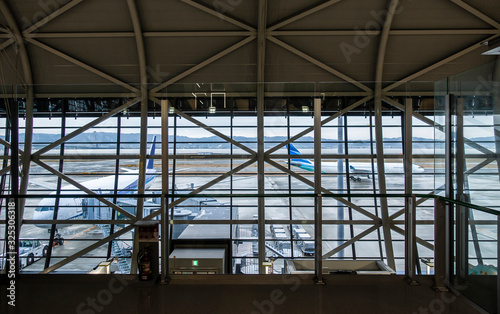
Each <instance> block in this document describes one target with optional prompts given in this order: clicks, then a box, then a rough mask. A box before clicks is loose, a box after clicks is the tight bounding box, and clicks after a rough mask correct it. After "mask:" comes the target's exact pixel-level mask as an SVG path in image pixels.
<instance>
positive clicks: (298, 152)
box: [286, 143, 313, 165]
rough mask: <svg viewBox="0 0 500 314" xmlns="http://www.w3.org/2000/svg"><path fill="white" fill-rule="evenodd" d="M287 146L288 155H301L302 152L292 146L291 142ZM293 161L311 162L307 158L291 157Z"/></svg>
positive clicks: (310, 163) (309, 163)
mask: <svg viewBox="0 0 500 314" xmlns="http://www.w3.org/2000/svg"><path fill="white" fill-rule="evenodd" d="M286 147H287V148H290V155H297V156H301V155H302V153H301V152H300V151H299V150H298V149H297V148H296V147H295V146H293V144H292V143H290V144H287V145H286ZM292 161H293V162H300V163H301V164H307V165H312V164H313V163H312V162H311V161H310V160H309V159H292Z"/></svg>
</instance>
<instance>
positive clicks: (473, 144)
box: [382, 96, 496, 156]
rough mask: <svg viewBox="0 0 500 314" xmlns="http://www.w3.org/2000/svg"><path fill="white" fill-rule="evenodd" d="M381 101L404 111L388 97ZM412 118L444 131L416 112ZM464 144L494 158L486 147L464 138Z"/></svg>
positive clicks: (401, 106) (443, 130)
mask: <svg viewBox="0 0 500 314" xmlns="http://www.w3.org/2000/svg"><path fill="white" fill-rule="evenodd" d="M382 100H383V101H384V102H386V103H387V104H389V105H392V106H394V107H395V108H397V109H399V110H401V111H404V106H403V105H402V104H400V103H398V102H397V101H395V100H393V99H391V98H389V97H386V96H384V97H382ZM413 116H414V117H415V118H417V119H419V120H420V121H422V122H424V123H427V124H428V125H430V126H433V127H434V128H435V129H436V130H439V131H441V132H443V133H444V132H445V129H444V126H442V125H440V124H439V123H436V122H434V121H432V120H431V119H429V118H427V117H425V116H424V115H422V114H420V113H418V112H413ZM464 142H465V144H467V145H469V146H470V147H472V148H474V149H476V150H478V151H480V152H482V153H483V154H486V155H493V156H495V155H496V154H495V153H494V152H492V151H491V150H489V149H487V148H486V147H483V146H481V145H479V144H477V143H476V142H474V141H472V140H470V139H468V138H465V137H464Z"/></svg>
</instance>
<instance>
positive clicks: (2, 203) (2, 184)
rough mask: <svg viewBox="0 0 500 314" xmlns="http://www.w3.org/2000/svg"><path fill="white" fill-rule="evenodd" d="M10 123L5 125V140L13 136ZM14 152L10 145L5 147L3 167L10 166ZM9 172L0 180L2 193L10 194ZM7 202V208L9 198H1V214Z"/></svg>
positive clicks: (7, 118)
mask: <svg viewBox="0 0 500 314" xmlns="http://www.w3.org/2000/svg"><path fill="white" fill-rule="evenodd" d="M9 119H10V117H8V116H6V120H7V121H9ZM9 124H10V122H7V125H6V127H5V137H4V138H5V141H6V142H10V140H11V138H10V127H9ZM11 152H12V150H11V149H10V148H9V147H8V146H4V147H3V156H4V157H5V159H4V160H3V162H2V169H5V168H7V167H8V166H9V158H8V156H9V154H10V153H11ZM8 176H9V175H8V173H5V174H3V175H2V179H1V181H0V189H1V190H0V193H1V195H2V196H3V195H5V194H8V192H7V191H6V189H5V184H6V183H7V178H8ZM4 203H5V208H7V200H5V202H4V198H1V199H0V214H1V213H2V206H3V205H4Z"/></svg>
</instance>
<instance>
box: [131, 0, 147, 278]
mask: <svg viewBox="0 0 500 314" xmlns="http://www.w3.org/2000/svg"><path fill="white" fill-rule="evenodd" d="M127 6H128V8H129V12H130V18H131V20H132V25H133V27H134V34H135V42H136V46H137V56H138V61H139V71H140V77H141V134H140V143H139V147H140V148H139V182H138V184H137V193H138V194H144V192H145V189H146V188H145V187H146V161H147V158H146V154H147V146H148V102H149V92H148V75H147V69H146V52H145V48H144V39H143V36H142V28H141V23H140V18H139V12H138V11H137V7H136V3H135V0H127ZM136 208H137V212H136V217H137V218H138V219H141V218H142V217H143V210H144V198H137V207H136ZM138 239H139V238H138V234H135V237H134V249H133V254H132V256H137V254H138V249H139V240H138ZM131 264H132V265H131V271H130V272H131V273H132V274H135V273H136V272H137V261H136V259H135V258H133V259H132V263H131Z"/></svg>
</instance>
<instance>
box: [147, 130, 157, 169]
mask: <svg viewBox="0 0 500 314" xmlns="http://www.w3.org/2000/svg"><path fill="white" fill-rule="evenodd" d="M155 147H156V135H155V136H153V144H152V145H151V148H150V150H149V154H148V155H149V156H153V155H154V154H155ZM154 162H155V160H154V159H153V158H150V159H149V160H148V162H147V164H146V170H153V167H154Z"/></svg>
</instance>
